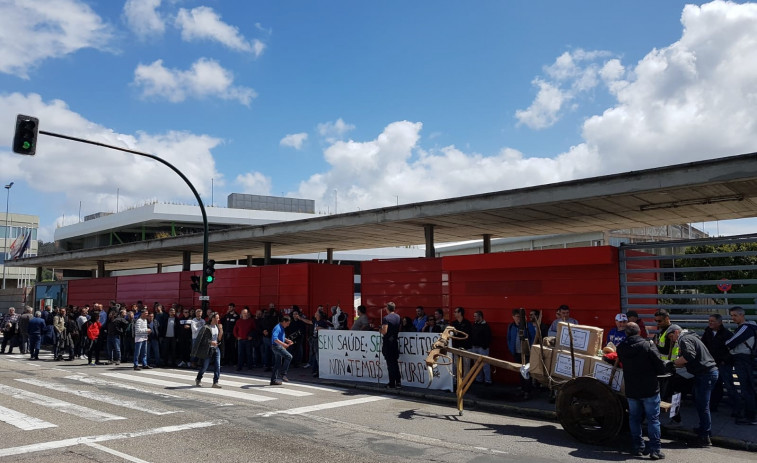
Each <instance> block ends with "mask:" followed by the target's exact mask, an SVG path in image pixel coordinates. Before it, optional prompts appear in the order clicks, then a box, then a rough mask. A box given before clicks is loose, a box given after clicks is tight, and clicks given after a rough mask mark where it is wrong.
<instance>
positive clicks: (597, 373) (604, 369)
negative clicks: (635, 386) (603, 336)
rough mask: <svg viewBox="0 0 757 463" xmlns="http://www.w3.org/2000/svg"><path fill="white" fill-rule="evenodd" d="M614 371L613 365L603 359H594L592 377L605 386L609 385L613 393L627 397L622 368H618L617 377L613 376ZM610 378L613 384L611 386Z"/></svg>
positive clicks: (616, 370)
mask: <svg viewBox="0 0 757 463" xmlns="http://www.w3.org/2000/svg"><path fill="white" fill-rule="evenodd" d="M612 369H613V365H612V364H610V363H607V362H605V361H604V360H602V357H594V361H593V363H592V366H591V376H593V377H595V378H596V379H597V380H599V381H600V382H602V383H604V384H608V385H609V386H610V387H611V388H612V390H613V391H615V392H620V393H621V394H623V395H625V393H626V383H625V381H623V369H622V368H620V367H618V368H616V369H615V375H613V374H612ZM610 376H612V384H610Z"/></svg>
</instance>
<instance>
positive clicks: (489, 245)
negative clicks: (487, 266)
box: [484, 234, 492, 254]
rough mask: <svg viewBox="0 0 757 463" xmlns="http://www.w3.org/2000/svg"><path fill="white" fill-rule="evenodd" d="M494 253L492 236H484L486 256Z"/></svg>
mask: <svg viewBox="0 0 757 463" xmlns="http://www.w3.org/2000/svg"><path fill="white" fill-rule="evenodd" d="M490 252H492V235H489V234H486V235H484V254H489V253H490Z"/></svg>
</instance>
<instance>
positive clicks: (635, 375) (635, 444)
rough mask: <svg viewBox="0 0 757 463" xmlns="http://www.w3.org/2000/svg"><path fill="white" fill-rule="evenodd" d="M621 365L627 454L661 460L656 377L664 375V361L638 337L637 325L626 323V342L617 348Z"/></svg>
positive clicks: (658, 398)
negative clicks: (644, 430) (628, 435)
mask: <svg viewBox="0 0 757 463" xmlns="http://www.w3.org/2000/svg"><path fill="white" fill-rule="evenodd" d="M617 352H618V358H619V359H620V362H621V364H622V365H623V378H624V380H625V386H626V389H625V394H626V399H627V400H628V425H629V428H630V432H631V455H633V456H637V457H640V456H642V455H644V454H649V458H650V459H652V460H660V459H662V458H665V454H664V453H662V451H661V444H660V385H659V383H658V381H657V376H658V375H662V374H664V373H665V372H666V370H667V369H666V366H665V362H663V361H662V359H660V357H659V355H658V354H657V352H656V351H655V350H654V349H653V348H652V346H651V345H650V344H649V342H647V341H646V340H645V339H643V338H642V337H641V336H639V325H637V324H636V323H633V322H629V323H627V324H626V340H625V341H624V342H622V343H620V345H619V346H618V350H617ZM645 415H646V419H647V438H648V439H649V441H648V442H647V443H646V444H645V443H644V439H643V438H642V436H641V423H642V420H643V419H644V416H645Z"/></svg>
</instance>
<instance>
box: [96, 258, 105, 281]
mask: <svg viewBox="0 0 757 463" xmlns="http://www.w3.org/2000/svg"><path fill="white" fill-rule="evenodd" d="M97 278H105V261H104V260H98V261H97Z"/></svg>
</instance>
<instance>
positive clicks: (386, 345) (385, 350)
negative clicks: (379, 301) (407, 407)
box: [379, 302, 402, 389]
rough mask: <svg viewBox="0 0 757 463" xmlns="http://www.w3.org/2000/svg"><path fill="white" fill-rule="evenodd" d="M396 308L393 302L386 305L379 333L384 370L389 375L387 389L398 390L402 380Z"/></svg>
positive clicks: (398, 323) (398, 319)
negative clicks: (385, 312) (384, 362)
mask: <svg viewBox="0 0 757 463" xmlns="http://www.w3.org/2000/svg"><path fill="white" fill-rule="evenodd" d="M395 310H396V306H395V304H394V302H388V303H387V304H386V311H387V314H386V316H385V317H384V318H383V319H382V320H381V329H380V330H379V332H380V333H381V335H382V336H383V339H382V345H381V353H382V354H383V356H384V360H385V361H386V369H387V370H388V374H389V384H387V386H386V387H387V388H389V389H399V388H400V387H402V378H401V376H400V367H399V358H400V347H399V331H400V316H399V315H397V314H396V313H394V311H395Z"/></svg>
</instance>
